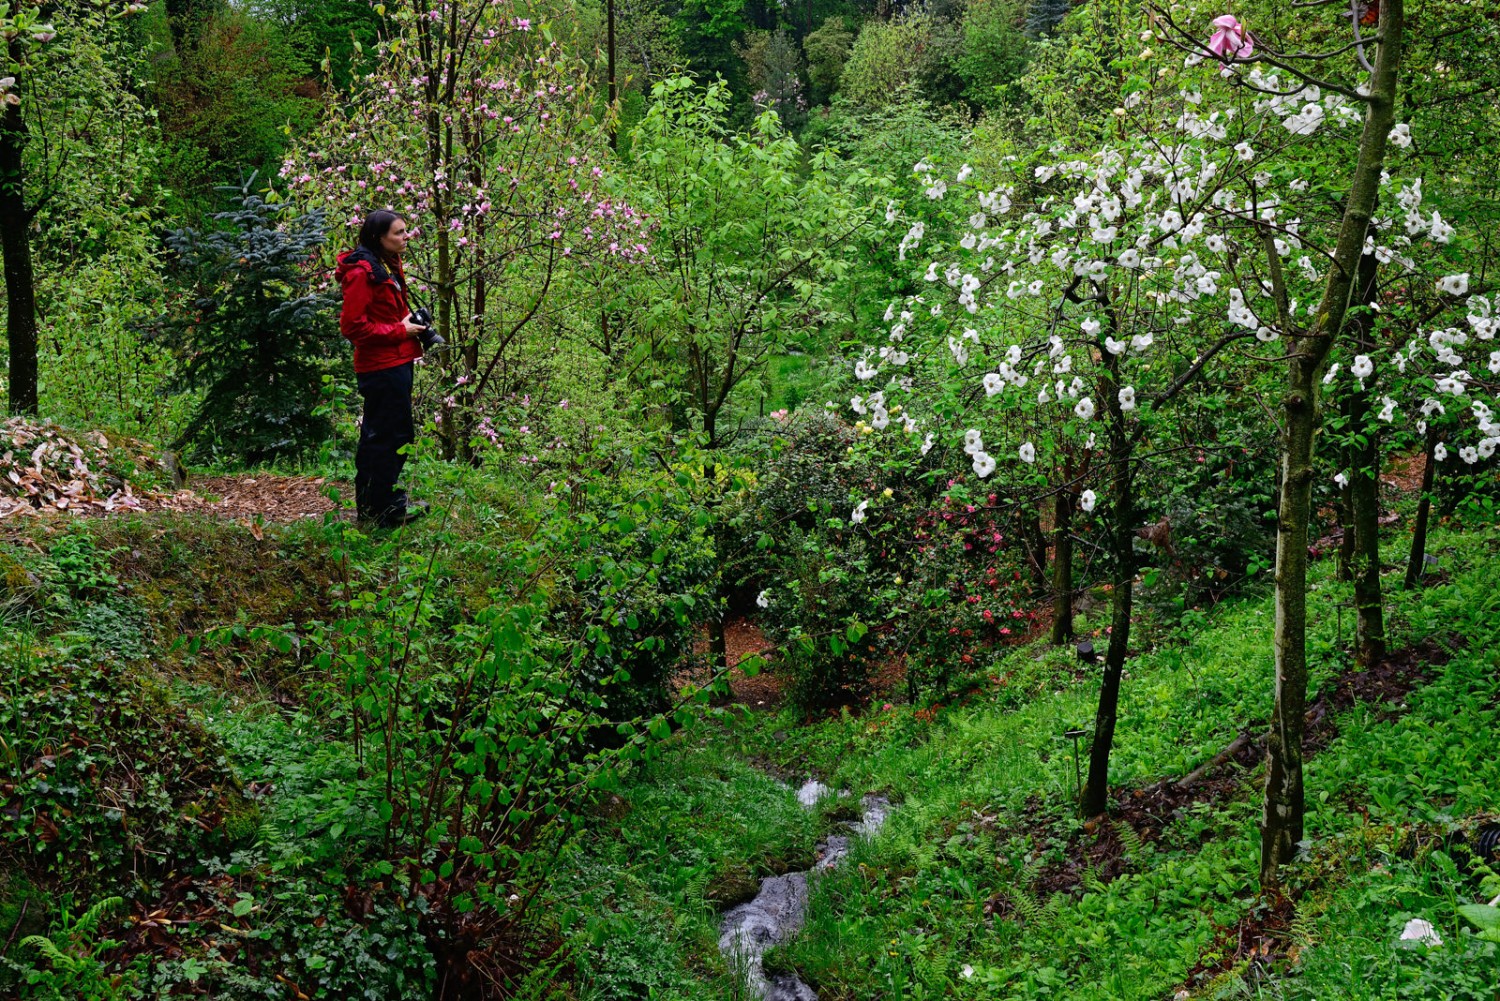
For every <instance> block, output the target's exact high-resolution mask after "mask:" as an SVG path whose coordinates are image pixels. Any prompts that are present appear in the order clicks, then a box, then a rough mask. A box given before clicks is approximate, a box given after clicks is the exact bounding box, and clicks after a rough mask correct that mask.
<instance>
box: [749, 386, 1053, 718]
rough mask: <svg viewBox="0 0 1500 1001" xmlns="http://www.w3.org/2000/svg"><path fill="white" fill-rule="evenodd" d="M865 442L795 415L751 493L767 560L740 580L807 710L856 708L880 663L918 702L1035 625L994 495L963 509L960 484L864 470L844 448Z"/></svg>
mask: <svg viewBox="0 0 1500 1001" xmlns="http://www.w3.org/2000/svg"><path fill="white" fill-rule="evenodd" d="M861 430H862V429H861V427H860V426H856V427H855V428H849V427H848V426H847V425H844V424H843V423H842V422H841V421H839V420H838V419H837V418H835V417H833V416H831V415H829V414H827V413H824V412H821V411H817V412H803V413H798V414H795V415H792V416H791V417H790V418H789V419H788V420H787V421H785V422H784V424H783V426H782V433H781V435H780V436H779V437H778V441H777V443H776V445H775V446H774V447H773V448H772V451H771V454H770V456H769V457H768V458H767V460H766V462H765V468H764V470H763V472H762V475H761V476H760V478H759V480H758V483H757V486H756V490H755V506H756V509H755V515H756V519H757V527H758V528H759V530H760V532H761V534H762V537H763V539H764V540H765V546H766V555H765V558H764V562H763V563H762V564H761V566H760V567H759V568H757V569H758V572H754V573H751V574H747V575H746V579H747V580H749V581H752V582H754V583H755V585H756V586H758V587H763V588H766V591H767V593H766V599H767V607H766V611H765V613H764V614H763V616H762V620H763V622H764V624H765V625H766V626H767V627H768V628H769V630H770V632H771V635H772V636H773V637H774V638H776V639H777V640H779V641H781V642H782V643H783V646H784V650H785V662H786V670H787V671H788V672H789V674H790V677H791V690H790V694H791V696H792V698H793V699H794V701H796V702H797V703H798V704H799V705H801V706H802V707H803V708H805V709H809V710H813V709H821V708H826V707H830V706H839V705H850V704H857V703H859V702H861V701H863V700H864V698H865V697H866V696H867V695H868V694H869V691H870V672H871V670H872V668H873V667H874V666H875V665H876V664H879V663H881V662H894V663H897V664H900V665H902V666H903V667H904V671H905V675H906V682H907V694H908V697H909V698H911V699H913V700H915V699H916V697H917V695H918V694H919V693H920V692H923V691H929V690H934V689H941V688H942V687H943V686H944V685H946V684H947V683H948V682H949V680H950V679H951V678H952V676H953V675H954V673H955V672H968V671H971V670H976V669H978V668H979V667H980V666H983V660H984V653H983V651H984V649H985V648H987V647H991V646H994V645H997V644H1004V643H1009V642H1012V641H1016V640H1020V639H1021V638H1023V637H1024V636H1025V635H1026V633H1027V632H1028V631H1029V628H1030V625H1031V620H1032V619H1033V618H1034V614H1033V613H1032V612H1030V611H1028V610H1026V609H1025V595H1024V586H1023V585H1022V584H1021V581H1020V576H1021V575H1020V572H1019V569H1018V566H1019V564H1018V557H1017V556H1016V555H1015V553H1016V549H1017V547H1016V545H1015V543H1013V542H1008V541H1007V540H1008V538H1009V534H1010V533H1009V531H1008V526H1007V525H1006V521H1007V514H1006V508H1005V506H1004V505H1003V503H1002V499H1001V497H1000V495H998V494H984V495H981V496H979V497H973V498H971V497H969V496H968V494H967V493H966V491H965V488H963V487H962V486H961V485H960V484H959V482H958V481H956V480H955V481H950V483H949V488H948V490H947V491H944V492H942V493H939V492H938V491H937V490H936V489H935V487H934V485H933V483H932V480H931V476H930V475H917V476H907V477H902V476H896V475H891V474H888V473H886V472H884V471H882V470H879V469H876V468H873V466H872V465H871V464H870V462H869V461H868V459H867V457H866V456H865V455H864V454H863V452H861V451H860V450H859V449H858V448H856V447H855V445H854V444H852V443H854V442H856V441H858V440H859V439H860V437H861ZM887 484H889V486H887ZM955 488H957V489H955ZM861 497H863V498H873V499H872V500H870V501H869V506H868V507H867V508H866V511H865V515H866V520H865V521H863V522H860V521H857V520H855V519H854V517H853V513H852V510H851V509H852V508H853V506H854V505H855V502H856V500H857V499H858V498H861ZM851 498H853V499H851ZM867 631H868V636H866V632H867Z"/></svg>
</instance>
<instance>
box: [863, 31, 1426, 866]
mask: <svg viewBox="0 0 1500 1001" xmlns="http://www.w3.org/2000/svg"><path fill="white" fill-rule="evenodd" d="M1330 16H1331V15H1330ZM1382 18H1383V20H1382V23H1381V27H1380V33H1379V35H1378V36H1375V37H1373V38H1368V39H1364V40H1363V42H1362V43H1361V44H1359V45H1355V44H1350V45H1348V46H1346V47H1345V48H1344V50H1343V53H1342V59H1343V61H1347V63H1348V64H1349V65H1348V66H1347V67H1346V75H1347V76H1348V77H1349V80H1350V82H1348V83H1340V82H1337V81H1330V80H1326V79H1322V78H1321V77H1320V78H1317V79H1314V78H1313V77H1312V76H1311V75H1310V74H1309V73H1307V72H1304V71H1302V70H1301V69H1300V66H1320V67H1323V70H1324V71H1326V70H1327V69H1328V68H1329V63H1330V60H1339V59H1340V54H1339V53H1337V52H1336V53H1334V54H1333V55H1332V56H1329V57H1322V56H1320V58H1319V59H1300V66H1299V57H1294V56H1288V55H1286V54H1283V53H1278V52H1275V51H1270V50H1268V49H1267V48H1266V47H1265V46H1263V45H1258V44H1257V39H1256V37H1255V36H1254V35H1253V34H1252V33H1251V31H1249V30H1248V29H1247V28H1246V27H1245V26H1243V25H1242V24H1241V23H1240V22H1239V21H1237V20H1236V19H1235V18H1233V17H1229V16H1222V17H1220V18H1218V19H1217V20H1216V21H1214V23H1213V24H1212V26H1210V27H1207V28H1206V29H1205V28H1204V26H1203V25H1202V23H1201V22H1198V23H1194V24H1187V25H1182V26H1179V25H1178V24H1177V23H1176V22H1175V21H1174V20H1173V19H1172V16H1171V15H1170V14H1169V13H1168V12H1166V11H1161V10H1157V11H1154V12H1152V15H1151V18H1150V20H1149V22H1143V23H1139V24H1138V25H1137V27H1138V28H1139V29H1140V32H1141V33H1140V42H1141V43H1142V44H1143V46H1144V47H1143V48H1142V49H1141V51H1140V52H1139V53H1138V54H1137V55H1136V56H1135V57H1134V58H1133V59H1122V60H1119V61H1118V62H1117V64H1116V65H1118V66H1120V68H1121V70H1122V72H1121V74H1120V75H1121V78H1122V87H1121V93H1120V103H1119V106H1118V107H1117V108H1116V110H1115V115H1116V117H1117V118H1118V119H1119V125H1120V128H1119V132H1118V134H1117V138H1116V139H1114V140H1112V141H1110V142H1107V143H1105V144H1102V145H1099V146H1097V147H1094V148H1084V149H1078V148H1072V147H1070V146H1069V144H1068V143H1067V142H1066V140H1064V141H1060V142H1059V143H1058V144H1056V145H1055V146H1054V147H1053V148H1052V149H1051V151H1050V153H1051V157H1050V158H1049V159H1048V160H1046V161H1045V162H1042V163H1040V164H1035V165H1033V164H1023V163H1021V162H1020V161H1017V160H1011V161H1008V162H1004V163H1001V164H998V165H996V166H995V168H993V169H988V170H986V171H984V172H979V171H976V170H975V169H973V168H971V167H969V166H967V165H965V166H963V167H961V168H959V169H958V170H957V171H956V172H954V171H952V170H951V167H950V168H949V169H948V170H946V171H945V170H940V169H938V168H937V167H936V166H935V165H932V164H928V163H925V162H923V163H919V164H918V165H917V168H916V169H917V171H918V172H919V173H920V174H922V175H923V176H924V177H925V178H926V185H925V189H926V195H927V197H926V199H925V200H923V199H918V200H917V204H914V205H912V206H909V207H908V209H907V215H908V216H909V218H908V219H906V220H905V221H906V223H907V224H908V228H907V229H906V233H905V236H904V237H903V238H902V240H901V245H900V251H901V254H902V255H903V257H904V259H906V260H917V261H925V262H927V266H926V270H925V273H923V275H922V277H923V278H924V279H925V280H926V282H927V283H928V285H927V287H928V289H930V291H926V292H924V293H923V294H922V295H920V296H914V297H912V298H911V299H910V300H909V301H908V302H907V303H905V304H900V303H898V304H894V306H893V310H900V311H901V312H899V313H896V314H895V316H896V317H897V318H899V317H901V315H902V313H909V314H910V319H909V320H907V321H904V322H896V323H894V324H893V325H892V326H890V327H888V328H886V329H885V330H883V331H882V334H883V341H884V343H879V344H873V345H870V346H868V347H867V348H866V349H865V350H864V351H863V353H862V355H861V357H860V358H859V359H858V361H857V362H856V364H855V375H856V377H857V378H859V379H860V380H862V381H865V382H867V383H869V384H871V385H872V387H874V388H876V394H875V395H876V398H877V400H878V402H879V404H880V407H879V408H878V409H876V410H875V411H874V414H875V416H874V419H873V420H872V424H874V425H876V426H881V421H882V418H883V417H884V420H885V424H886V425H889V424H890V421H889V418H888V413H889V410H888V405H889V404H890V403H891V402H892V401H893V400H895V399H897V398H898V397H899V399H900V402H901V403H902V404H903V407H904V410H905V412H906V414H907V417H906V418H905V420H904V421H903V422H902V425H901V426H903V427H904V428H905V429H906V430H907V431H909V432H911V440H912V442H913V445H912V448H913V451H920V450H924V449H926V448H930V447H932V446H933V444H934V443H935V442H936V441H937V440H938V439H942V441H943V442H944V443H945V444H947V443H948V442H950V441H951V442H953V443H955V444H956V442H957V440H958V436H959V435H960V434H961V435H962V436H963V447H964V450H965V451H966V452H967V453H968V457H969V462H970V465H971V468H972V471H973V474H974V475H975V476H976V477H979V478H984V477H987V476H989V475H991V474H993V473H994V472H995V470H996V468H997V466H998V464H999V463H1000V462H1002V461H1004V462H1006V463H1007V464H1026V463H1030V462H1033V461H1034V460H1035V457H1036V452H1037V450H1038V448H1039V447H1041V448H1048V447H1052V446H1051V445H1049V444H1048V443H1037V442H1023V443H1020V444H1019V445H1018V444H1016V443H1015V442H1014V441H1013V440H1011V436H1009V435H1008V432H1007V430H1006V429H1007V427H1009V426H1010V425H1011V423H1012V421H1011V419H1010V415H1012V414H1014V413H1015V411H1016V409H1017V408H1018V407H1019V408H1029V407H1032V406H1041V407H1053V408H1060V409H1065V410H1066V411H1069V412H1071V417H1072V419H1071V420H1070V422H1069V423H1068V424H1067V425H1066V426H1065V429H1064V433H1063V437H1064V439H1065V440H1071V441H1073V442H1075V443H1076V445H1075V447H1081V448H1083V449H1084V450H1087V451H1093V452H1097V461H1096V462H1095V465H1094V473H1095V475H1096V476H1097V477H1098V479H1099V483H1098V484H1097V485H1098V486H1099V487H1100V488H1101V489H1102V490H1103V492H1104V498H1103V502H1102V503H1101V504H1100V510H1099V511H1098V513H1097V514H1096V515H1095V516H1096V517H1102V518H1104V519H1105V520H1106V521H1107V523H1108V534H1109V537H1110V539H1111V546H1110V548H1111V550H1112V558H1113V562H1114V567H1113V609H1112V612H1111V629H1110V642H1109V651H1108V654H1107V656H1106V660H1105V665H1104V671H1103V681H1102V686H1101V694H1100V700H1099V707H1098V710H1097V713H1096V721H1095V733H1094V745H1093V749H1092V753H1091V759H1090V775H1089V780H1088V787H1087V790H1086V792H1085V794H1084V807H1085V809H1086V810H1088V811H1090V812H1099V811H1102V810H1103V809H1104V807H1105V805H1106V802H1107V788H1108V787H1107V765H1108V757H1109V752H1110V749H1111V745H1112V741H1113V736H1114V728H1115V717H1116V706H1117V700H1118V691H1119V682H1120V676H1121V674H1122V669H1123V666H1124V663H1125V659H1126V653H1127V650H1128V643H1129V633H1130V611H1131V599H1132V585H1133V580H1134V556H1133V547H1132V544H1133V538H1134V534H1135V530H1136V525H1135V512H1136V510H1137V507H1138V504H1137V491H1138V489H1139V483H1140V480H1139V474H1140V471H1141V470H1142V469H1143V468H1144V466H1145V464H1146V463H1147V462H1148V461H1149V460H1150V458H1151V456H1152V451H1153V450H1154V449H1160V448H1165V447H1170V446H1168V444H1167V442H1166V441H1165V439H1164V438H1162V436H1160V435H1158V434H1157V433H1156V432H1157V431H1158V430H1159V429H1160V428H1161V427H1162V424H1163V422H1164V421H1166V420H1168V419H1169V416H1168V415H1169V413H1170V409H1169V408H1170V407H1171V405H1173V404H1174V403H1176V402H1178V401H1179V400H1180V399H1181V398H1182V397H1183V396H1185V395H1186V394H1188V393H1190V392H1195V391H1198V389H1199V388H1200V387H1201V386H1202V385H1203V383H1204V380H1203V376H1204V375H1205V374H1206V373H1208V372H1210V371H1212V372H1213V373H1214V375H1215V377H1216V378H1215V380H1214V381H1215V382H1227V381H1231V380H1233V379H1234V378H1235V376H1236V374H1237V373H1238V372H1240V371H1241V369H1242V367H1244V368H1246V369H1262V370H1263V368H1264V366H1266V365H1268V364H1275V365H1279V366H1283V367H1284V368H1283V371H1284V377H1285V382H1284V385H1283V388H1282V390H1281V399H1280V411H1281V414H1280V416H1281V421H1282V447H1281V463H1280V465H1281V470H1280V485H1281V491H1280V502H1279V504H1280V507H1279V511H1278V533H1277V595H1276V603H1277V616H1276V627H1275V629H1276V631H1275V637H1274V642H1275V649H1276V663H1277V674H1276V688H1277V710H1276V719H1275V722H1274V725H1273V731H1272V734H1271V739H1270V750H1269V752H1268V755H1269V759H1270V760H1269V767H1268V772H1267V790H1266V802H1267V806H1266V814H1265V820H1264V823H1263V830H1264V845H1263V879H1264V881H1265V882H1266V883H1267V884H1268V885H1270V884H1272V883H1274V882H1275V879H1276V869H1277V866H1278V865H1279V864H1280V863H1281V862H1283V861H1285V860H1286V859H1288V858H1290V855H1291V852H1292V851H1293V850H1294V846H1295V844H1296V842H1297V841H1299V840H1300V839H1301V836H1302V835H1301V830H1302V810H1303V803H1302V785H1301V781H1302V780H1301V753H1300V748H1301V728H1302V717H1303V711H1304V709H1305V700H1306V685H1307V665H1306V652H1305V635H1306V596H1305V590H1306V574H1307V542H1308V538H1307V536H1308V524H1309V520H1310V510H1309V509H1310V503H1311V484H1312V476H1313V461H1312V460H1313V454H1312V448H1313V436H1314V434H1315V432H1316V431H1317V429H1318V426H1319V423H1320V420H1321V411H1320V404H1319V392H1320V390H1321V389H1322V387H1323V382H1324V377H1325V375H1326V373H1327V371H1328V361H1329V356H1330V352H1331V351H1332V350H1333V348H1334V345H1335V344H1336V343H1340V342H1341V338H1347V337H1348V336H1349V332H1348V330H1347V329H1346V319H1347V318H1348V316H1349V304H1350V301H1351V298H1352V297H1353V289H1354V285H1355V278H1356V275H1357V273H1358V269H1359V264H1360V261H1361V259H1362V257H1363V256H1364V254H1363V251H1364V249H1365V246H1366V237H1367V236H1369V235H1370V232H1371V226H1372V224H1374V225H1375V226H1376V231H1377V232H1379V231H1380V230H1381V229H1382V227H1381V226H1380V225H1379V224H1378V223H1377V222H1376V221H1375V219H1374V211H1373V210H1374V203H1375V199H1376V196H1377V195H1378V194H1379V192H1380V191H1381V189H1382V186H1383V185H1384V186H1387V187H1389V186H1391V185H1392V184H1393V183H1394V182H1393V181H1392V180H1391V179H1390V178H1389V177H1388V176H1383V173H1382V167H1383V165H1384V163H1385V159H1386V149H1387V147H1388V145H1392V144H1394V145H1396V146H1401V145H1403V144H1406V143H1408V142H1409V139H1410V131H1409V129H1407V128H1406V127H1404V126H1398V123H1397V122H1395V120H1394V110H1393V108H1394V105H1393V103H1392V102H1393V100H1394V89H1395V86H1396V79H1397V72H1398V69H1399V61H1400V56H1401V40H1402V32H1403V19H1402V9H1401V5H1400V4H1399V2H1398V3H1395V4H1390V5H1388V6H1387V7H1386V8H1385V11H1384V13H1383V15H1382ZM1344 23H1345V24H1347V22H1344ZM1163 43H1166V44H1169V45H1176V46H1177V47H1179V48H1180V49H1181V50H1182V51H1183V52H1184V53H1185V58H1183V59H1181V62H1180V64H1179V63H1178V61H1177V60H1176V59H1174V60H1172V61H1171V62H1170V63H1168V62H1167V61H1165V60H1163V58H1162V57H1161V56H1159V55H1158V53H1156V52H1155V51H1153V46H1154V45H1160V44H1163ZM1366 47H1368V48H1371V49H1373V50H1374V62H1373V64H1372V65H1371V67H1370V68H1369V69H1365V68H1364V67H1363V65H1362V63H1363V62H1364V61H1365V56H1364V49H1365V48H1366ZM1166 51H1168V52H1170V51H1171V49H1167V50H1166ZM1178 65H1180V66H1181V68H1180V69H1179V68H1178ZM1350 162H1353V164H1354V167H1353V169H1352V171H1351V170H1350V168H1349V167H1348V164H1349V163H1350ZM1335 164H1340V165H1341V166H1340V167H1339V168H1338V169H1334V168H1333V167H1332V165H1335ZM1394 194H1395V192H1394V191H1393V192H1392V195H1393V196H1394ZM1330 195H1333V196H1335V197H1332V198H1330ZM1330 205H1332V206H1333V210H1332V211H1330V210H1329V206H1330ZM934 215H947V216H949V217H950V218H951V217H957V218H962V219H963V220H964V221H965V222H966V223H967V228H966V230H965V231H964V232H963V235H962V236H961V237H960V238H959V240H958V242H957V245H954V246H929V245H927V244H926V243H925V242H924V239H925V235H926V231H927V229H928V227H929V226H930V225H931V221H932V218H933V216H934ZM1418 218H1420V220H1421V225H1420V229H1419V231H1413V232H1411V233H1410V234H1408V235H1406V237H1405V239H1406V243H1405V244H1400V250H1399V253H1400V255H1401V256H1402V258H1403V261H1402V268H1403V269H1404V270H1405V271H1409V272H1413V273H1416V272H1422V271H1426V270H1431V268H1429V267H1426V266H1418V264H1417V263H1416V262H1415V261H1414V260H1411V259H1410V256H1409V255H1410V254H1416V253H1418V252H1421V253H1426V254H1437V253H1438V251H1439V250H1440V248H1441V247H1442V246H1443V245H1444V244H1446V243H1447V242H1448V241H1450V240H1451V239H1452V237H1453V235H1454V234H1453V228H1452V227H1451V226H1450V225H1449V224H1448V223H1446V222H1445V221H1444V220H1443V219H1442V218H1441V216H1440V215H1439V214H1435V213H1434V214H1426V213H1423V214H1421V215H1420V216H1418V215H1417V213H1416V212H1415V210H1412V212H1410V213H1408V214H1407V215H1406V216H1405V218H1403V219H1402V220H1400V222H1401V225H1402V226H1403V227H1410V226H1415V220H1416V219H1418ZM1418 236H1420V237H1421V241H1420V244H1419V243H1418V241H1417V240H1416V237H1418ZM1392 242H1393V243H1399V241H1392ZM1375 246H1376V247H1378V246H1379V241H1378V240H1377V242H1376V245H1375ZM1373 253H1374V249H1373V248H1372V254H1373ZM919 266H920V265H919ZM888 315H890V314H888ZM1366 364H1370V365H1373V362H1361V363H1360V368H1361V370H1363V369H1364V366H1365V365H1366ZM861 403H862V405H863V406H865V407H866V408H869V407H870V394H869V393H866V394H864V397H863V399H862V401H861ZM917 441H921V445H917V444H916V442H917ZM1012 449H1014V451H1012ZM1097 500H1098V499H1097V498H1096V496H1095V491H1094V490H1093V489H1085V490H1082V491H1081V492H1080V494H1079V506H1080V508H1082V510H1083V511H1084V512H1085V514H1087V513H1089V512H1092V511H1093V510H1094V508H1095V504H1096V501H1097Z"/></svg>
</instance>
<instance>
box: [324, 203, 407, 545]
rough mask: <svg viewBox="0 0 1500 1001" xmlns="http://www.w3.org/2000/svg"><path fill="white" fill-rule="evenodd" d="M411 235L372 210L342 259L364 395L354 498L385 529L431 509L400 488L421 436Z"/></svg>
mask: <svg viewBox="0 0 1500 1001" xmlns="http://www.w3.org/2000/svg"><path fill="white" fill-rule="evenodd" d="M410 239H411V232H410V230H408V229H407V226H406V220H405V219H404V218H402V217H401V216H400V215H398V214H397V213H395V212H388V211H386V210H384V209H380V210H377V211H375V212H371V213H370V214H369V215H368V216H366V217H365V221H364V224H363V225H362V226H360V228H359V246H357V247H355V248H354V250H352V251H350V252H348V253H344V254H340V255H339V264H338V270H337V271H336V272H335V273H336V274H337V275H338V279H339V283H340V284H341V285H342V286H343V289H344V310H343V313H342V314H341V315H340V317H339V330H340V331H341V332H342V333H343V335H344V336H345V337H346V338H348V339H349V340H350V341H352V342H353V343H354V374H355V379H356V381H357V382H358V384H359V394H360V396H362V397H364V401H365V412H364V419H363V420H362V421H361V422H360V430H359V449H358V450H357V451H356V452H355V453H354V470H355V473H354V501H355V507H356V508H357V510H358V512H359V518H360V520H361V521H369V522H374V523H375V524H377V525H379V526H381V527H383V528H392V527H394V526H396V525H404V524H406V523H407V522H409V521H412V520H414V519H416V518H419V517H421V516H422V514H423V513H425V512H424V509H425V507H426V505H425V504H423V505H411V506H408V504H407V499H406V493H405V491H401V490H397V489H396V481H397V480H398V479H400V477H401V467H402V466H404V465H405V464H406V456H405V455H404V454H402V452H401V449H402V448H403V447H404V446H406V445H409V444H411V442H412V441H413V440H415V438H416V429H415V427H414V425H413V422H412V413H411V385H412V362H413V361H415V360H416V359H418V358H420V357H422V343H421V341H419V340H418V339H417V338H418V335H419V334H420V332H421V331H422V330H423V328H422V327H421V326H419V325H418V324H415V323H413V322H412V320H411V308H410V307H409V306H408V305H407V302H406V273H405V272H404V271H403V270H402V269H401V255H402V253H403V252H404V251H405V250H406V244H407V241H409V240H410Z"/></svg>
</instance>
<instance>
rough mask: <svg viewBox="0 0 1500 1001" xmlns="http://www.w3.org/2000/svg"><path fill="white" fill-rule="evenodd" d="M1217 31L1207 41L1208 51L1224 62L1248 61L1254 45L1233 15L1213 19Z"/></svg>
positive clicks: (1222, 15)
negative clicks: (1234, 60) (1233, 60)
mask: <svg viewBox="0 0 1500 1001" xmlns="http://www.w3.org/2000/svg"><path fill="white" fill-rule="evenodd" d="M1214 27H1215V28H1218V29H1219V30H1218V31H1215V32H1214V33H1213V37H1212V38H1210V39H1209V40H1208V50H1209V51H1210V52H1212V53H1213V54H1214V55H1216V56H1218V57H1219V58H1220V59H1223V60H1224V61H1226V62H1227V61H1229V60H1230V59H1248V58H1249V57H1250V55H1251V54H1252V53H1254V52H1255V43H1254V41H1253V40H1252V39H1251V37H1250V32H1248V31H1246V30H1245V28H1244V25H1242V24H1240V21H1239V18H1237V17H1235V16H1234V15H1233V14H1221V15H1220V16H1218V17H1216V18H1214Z"/></svg>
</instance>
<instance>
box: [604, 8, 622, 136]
mask: <svg viewBox="0 0 1500 1001" xmlns="http://www.w3.org/2000/svg"><path fill="white" fill-rule="evenodd" d="M604 16H605V20H606V22H607V28H606V30H607V36H606V37H607V41H606V43H605V44H606V46H607V48H608V55H607V58H608V61H609V110H610V114H611V115H612V116H613V117H612V118H610V123H611V124H610V126H609V148H610V149H614V150H617V149H619V148H620V119H619V114H620V108H619V105H618V99H619V96H620V91H619V87H618V85H617V84H616V83H615V0H605V8H604Z"/></svg>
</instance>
